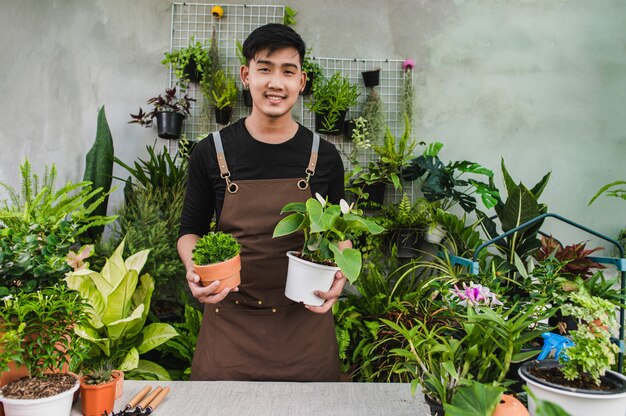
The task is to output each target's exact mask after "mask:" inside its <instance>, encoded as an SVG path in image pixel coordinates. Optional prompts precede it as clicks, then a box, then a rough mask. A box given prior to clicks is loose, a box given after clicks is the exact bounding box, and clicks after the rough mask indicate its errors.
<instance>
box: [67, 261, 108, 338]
mask: <svg viewBox="0 0 626 416" xmlns="http://www.w3.org/2000/svg"><path fill="white" fill-rule="evenodd" d="M99 276H100V275H99V274H98V273H96V272H93V271H91V270H87V269H83V270H79V271H76V272H72V273H69V274H68V275H67V277H66V278H65V282H66V283H67V287H69V288H70V289H73V290H76V291H77V292H78V293H80V296H81V297H82V298H83V299H85V300H86V301H87V303H89V305H91V308H92V310H91V311H90V313H89V323H90V324H91V325H92V326H93V327H94V328H101V327H102V325H103V323H102V317H103V316H104V314H105V312H106V304H105V301H104V299H103V298H102V295H101V294H100V291H99V290H98V288H97V287H96V284H95V280H98V277H99Z"/></svg>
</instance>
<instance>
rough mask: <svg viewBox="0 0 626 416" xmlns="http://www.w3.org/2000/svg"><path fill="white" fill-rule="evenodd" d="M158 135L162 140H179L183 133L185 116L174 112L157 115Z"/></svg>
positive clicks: (162, 112) (160, 112) (161, 112)
mask: <svg viewBox="0 0 626 416" xmlns="http://www.w3.org/2000/svg"><path fill="white" fill-rule="evenodd" d="M155 118H156V121H157V135H158V136H159V137H160V138H162V139H171V140H178V139H180V135H181V133H182V131H183V120H184V119H185V116H184V115H183V114H180V113H176V112H174V111H159V112H157V113H156V114H155Z"/></svg>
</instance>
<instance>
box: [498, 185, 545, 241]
mask: <svg viewBox="0 0 626 416" xmlns="http://www.w3.org/2000/svg"><path fill="white" fill-rule="evenodd" d="M539 215H540V211H539V204H537V200H536V199H535V197H534V196H533V195H532V194H531V193H530V191H529V190H528V189H526V187H525V186H524V185H519V186H517V187H516V188H515V189H514V190H513V191H512V192H511V193H510V194H509V196H508V198H507V200H506V203H505V205H504V211H503V217H502V219H501V220H502V230H503V231H509V230H511V229H513V228H515V227H518V226H520V225H522V224H523V223H525V222H527V221H530V220H531V219H533V218H535V217H537V216H539ZM516 234H517V233H516Z"/></svg>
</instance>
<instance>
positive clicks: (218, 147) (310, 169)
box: [213, 131, 320, 194]
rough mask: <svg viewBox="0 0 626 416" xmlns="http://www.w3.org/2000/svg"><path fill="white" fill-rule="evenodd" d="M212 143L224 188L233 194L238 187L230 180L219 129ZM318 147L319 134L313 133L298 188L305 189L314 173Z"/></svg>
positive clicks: (214, 133) (214, 134)
mask: <svg viewBox="0 0 626 416" xmlns="http://www.w3.org/2000/svg"><path fill="white" fill-rule="evenodd" d="M213 143H215V153H216V154H217V164H218V166H219V169H220V176H221V177H222V179H224V180H225V181H226V190H227V191H228V192H229V193H231V194H234V193H235V192H237V189H239V186H237V184H236V183H234V182H231V181H230V171H229V170H228V164H227V163H226V156H225V155H224V146H223V145H222V136H221V135H220V132H219V131H214V132H213ZM319 148H320V136H319V134H317V133H313V143H312V144H311V157H310V158H309V164H308V165H307V167H306V169H305V173H306V179H300V180H299V181H298V188H300V189H301V190H303V191H304V190H305V189H307V188H308V187H309V180H310V179H311V176H313V175H315V167H316V166H317V156H318V151H319Z"/></svg>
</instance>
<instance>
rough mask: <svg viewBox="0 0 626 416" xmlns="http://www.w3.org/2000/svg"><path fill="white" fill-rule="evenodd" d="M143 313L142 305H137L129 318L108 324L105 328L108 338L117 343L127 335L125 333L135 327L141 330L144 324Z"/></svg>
mask: <svg viewBox="0 0 626 416" xmlns="http://www.w3.org/2000/svg"><path fill="white" fill-rule="evenodd" d="M143 311H144V307H143V305H139V306H138V307H137V309H135V310H134V311H133V313H132V314H131V315H130V316H128V317H126V318H123V319H120V320H117V321H113V322H110V323H108V324H107V326H106V327H107V332H108V333H109V338H111V340H112V341H117V340H118V339H120V338H122V337H124V336H125V335H127V332H128V331H130V330H132V329H133V328H135V327H136V326H137V325H138V326H139V327H140V328H141V327H142V326H143V324H144V321H143V319H142V314H143Z"/></svg>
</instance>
